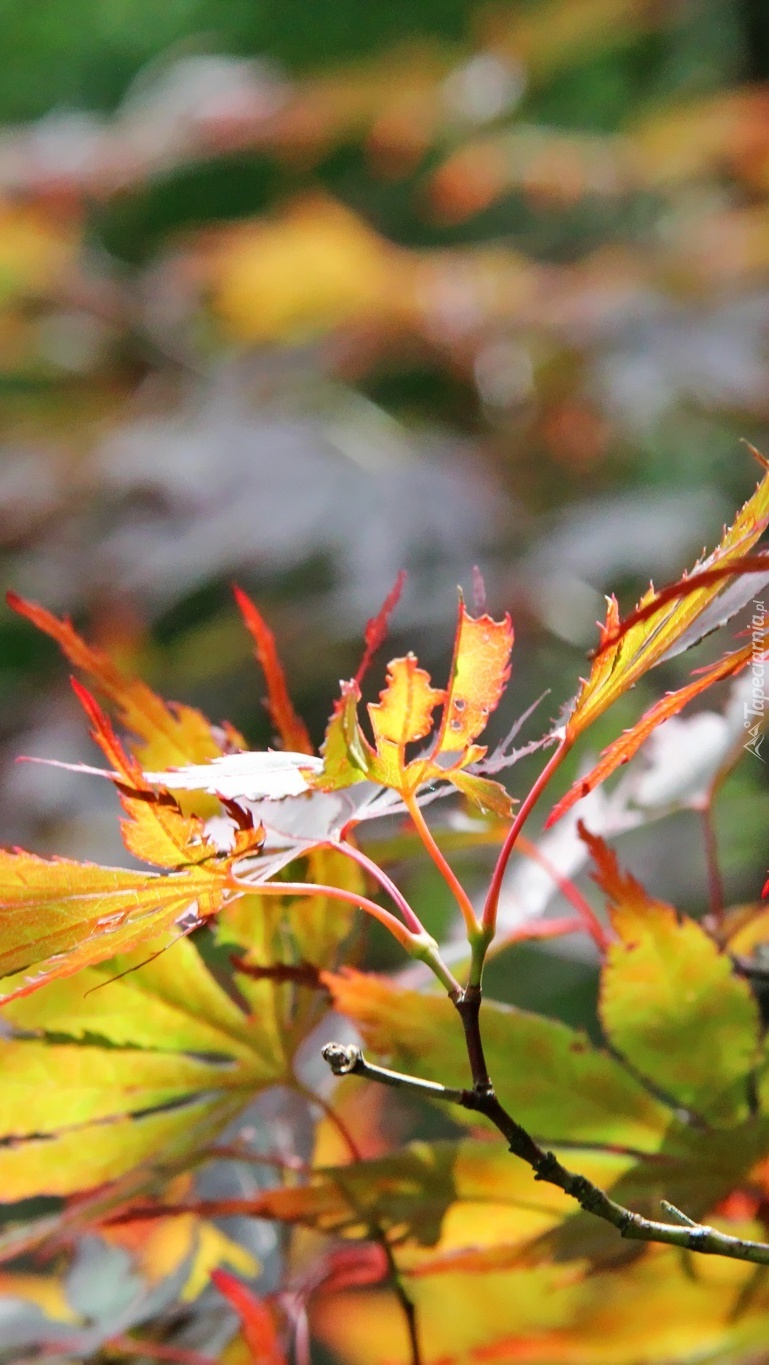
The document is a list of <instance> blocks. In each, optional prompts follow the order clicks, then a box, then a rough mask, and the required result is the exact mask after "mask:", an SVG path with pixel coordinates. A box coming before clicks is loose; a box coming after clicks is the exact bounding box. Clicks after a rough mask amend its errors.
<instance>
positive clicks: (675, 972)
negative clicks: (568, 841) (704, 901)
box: [581, 827, 760, 1127]
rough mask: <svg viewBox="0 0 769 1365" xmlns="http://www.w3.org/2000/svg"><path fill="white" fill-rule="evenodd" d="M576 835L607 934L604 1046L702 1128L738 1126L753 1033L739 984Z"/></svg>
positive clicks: (705, 946) (755, 1021) (753, 1054)
mask: <svg viewBox="0 0 769 1365" xmlns="http://www.w3.org/2000/svg"><path fill="white" fill-rule="evenodd" d="M581 832H582V837H583V838H584V839H585V840H586V842H587V843H588V845H589V848H590V851H591V853H592V855H593V859H594V862H595V866H596V871H595V873H594V876H595V879H596V881H597V882H598V884H599V886H600V887H601V888H602V890H603V891H605V893H606V895H607V897H608V900H609V916H610V919H611V923H612V927H613V928H614V931H615V933H616V935H617V938H616V940H615V941H614V942H613V943H612V944H610V946H609V949H608V954H607V959H606V965H605V967H604V969H603V972H602V975H601V1020H602V1022H603V1025H604V1028H605V1030H606V1034H607V1037H608V1039H609V1041H610V1042H611V1044H612V1046H613V1047H614V1048H615V1049H616V1051H617V1052H618V1053H619V1054H620V1055H621V1056H622V1057H624V1058H626V1059H627V1061H628V1062H629V1063H630V1064H631V1066H632V1067H633V1069H634V1071H635V1072H636V1074H638V1075H641V1076H645V1077H646V1078H647V1079H648V1080H649V1082H650V1083H651V1084H653V1085H654V1086H655V1087H656V1088H657V1089H658V1090H659V1091H662V1092H663V1093H665V1094H666V1095H668V1096H669V1097H670V1098H671V1099H673V1100H675V1101H676V1102H677V1103H678V1104H681V1105H683V1106H685V1107H686V1108H688V1109H691V1110H692V1111H694V1113H695V1114H697V1115H698V1116H699V1117H700V1118H701V1119H704V1120H706V1121H707V1122H708V1123H710V1124H716V1125H718V1126H719V1127H724V1126H728V1125H732V1124H736V1123H738V1122H740V1121H741V1120H743V1119H746V1118H747V1117H748V1114H749V1093H748V1082H749V1078H750V1076H751V1073H752V1071H753V1068H754V1067H755V1065H756V1062H757V1060H758V1047H759V1032H760V1020H759V1014H758V1006H757V1004H756V1001H755V999H754V997H753V995H752V993H751V991H750V988H749V986H748V984H747V982H746V981H744V980H742V979H741V978H740V977H738V976H736V975H735V974H734V972H733V970H732V964H731V962H730V960H729V958H728V956H727V955H726V954H725V953H723V952H721V951H720V950H719V948H718V946H717V945H716V944H715V943H714V942H713V939H712V938H710V937H709V935H708V934H706V933H705V931H704V929H702V928H701V927H700V925H698V924H696V923H695V922H694V920H691V919H686V918H681V917H679V916H678V915H677V914H676V912H675V910H674V909H673V907H672V906H670V905H665V904H663V903H662V902H661V901H657V900H654V899H653V897H651V896H649V895H648V893H647V892H646V891H645V890H644V888H643V887H642V886H641V885H640V883H639V882H637V881H636V879H635V878H634V877H632V876H631V875H630V874H629V873H626V872H621V871H620V869H619V866H618V863H617V858H616V855H615V854H614V852H613V851H612V850H611V849H609V848H608V847H607V845H606V844H605V843H604V842H603V840H602V839H599V838H598V837H597V836H595V835H592V834H589V833H588V832H587V831H586V830H585V829H584V827H583V828H582V831H581Z"/></svg>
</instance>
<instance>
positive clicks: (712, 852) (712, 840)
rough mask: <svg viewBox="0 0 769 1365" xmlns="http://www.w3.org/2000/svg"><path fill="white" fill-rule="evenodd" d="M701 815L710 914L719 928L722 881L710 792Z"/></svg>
mask: <svg viewBox="0 0 769 1365" xmlns="http://www.w3.org/2000/svg"><path fill="white" fill-rule="evenodd" d="M700 815H701V817H702V833H703V836H704V840H705V857H706V859H707V867H708V893H709V897H710V914H711V916H712V918H713V922H714V924H715V925H716V928H717V929H720V928H721V926H722V924H723V921H724V881H723V877H722V875H721V864H720V862H719V859H718V841H717V839H716V829H715V824H714V822H713V804H712V794H711V796H710V799H709V800H708V801H707V804H706V805H704V806H703V807H702V808H701V810H700Z"/></svg>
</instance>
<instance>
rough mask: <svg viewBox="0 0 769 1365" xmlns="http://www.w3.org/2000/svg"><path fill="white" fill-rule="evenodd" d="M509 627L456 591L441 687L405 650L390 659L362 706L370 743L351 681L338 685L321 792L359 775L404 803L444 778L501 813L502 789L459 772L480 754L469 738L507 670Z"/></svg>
mask: <svg viewBox="0 0 769 1365" xmlns="http://www.w3.org/2000/svg"><path fill="white" fill-rule="evenodd" d="M512 645H513V629H512V625H511V622H510V618H509V616H507V615H505V617H504V618H503V620H501V621H495V620H494V619H493V618H492V617H491V616H489V615H487V614H485V613H484V614H483V615H482V616H480V617H472V616H470V615H469V614H468V612H467V610H466V608H465V605H464V601H463V599H462V597H461V594H460V599H459V613H458V621H457V629H456V635H455V641H454V657H453V661H452V666H451V673H450V679H449V685H448V688H447V689H439V688H435V687H433V686H432V682H431V679H430V676H429V674H428V673H427V672H426V671H425V670H424V669H423V668H420V667H419V664H418V662H417V660H416V658H415V656H414V655H413V654H408V655H406V656H405V657H404V658H400V659H393V660H392V661H391V662H390V664H389V665H388V670H387V685H386V687H385V688H384V689H383V691H382V692H380V695H379V701H378V702H373V703H370V704H369V707H368V714H369V719H370V721H371V727H372V732H373V738H374V744H373V745H372V744H370V743H369V741H368V740H367V739H366V736H365V735H364V733H363V731H362V729H361V727H360V724H359V722H358V719H357V705H358V702H359V700H360V692H359V689H358V686H357V682H355V681H353V682H350V683H346V684H343V688H342V697H341V699H340V702H339V703H338V704H337V707H336V709H335V711H334V715H333V716H332V718H331V722H330V724H329V727H328V730H327V732H326V740H325V744H324V747H323V750H322V752H323V756H324V766H323V770H322V771H321V772H320V773H319V774H318V775H317V776H316V777H315V778H314V779H313V781H314V784H315V785H316V786H317V787H319V788H320V789H321V790H326V791H329V790H337V789H339V788H343V787H347V786H350V785H353V784H355V783H359V782H364V781H366V780H368V781H373V782H375V783H378V784H380V785H381V786H383V787H387V788H390V789H391V790H393V791H395V792H397V793H398V794H399V795H400V796H401V797H402V798H403V800H404V801H405V802H406V804H408V803H409V802H410V801H412V800H413V798H414V797H415V796H416V794H417V792H418V791H419V789H420V788H422V787H425V786H428V785H430V784H436V783H445V782H449V783H451V784H452V785H454V786H455V787H456V788H457V789H458V790H460V791H462V792H463V793H464V795H466V796H467V797H468V798H469V799H470V800H471V801H474V802H475V803H476V804H478V805H481V806H483V807H485V808H486V809H490V810H493V811H494V813H495V814H499V815H501V816H503V817H507V816H509V815H510V812H511V809H512V807H511V801H510V798H509V796H508V795H507V792H506V791H505V789H504V787H502V786H501V784H500V783H498V782H493V781H491V780H490V779H488V778H485V777H482V776H481V775H480V774H479V773H477V772H466V771H465V770H466V769H468V768H470V767H471V766H475V765H478V764H479V763H480V761H481V760H482V759H483V758H484V756H485V754H486V750H485V748H483V747H482V746H479V745H476V744H475V743H474V740H475V739H476V738H477V737H478V735H479V734H480V733H481V731H482V730H483V729H484V728H485V726H486V723H487V721H488V718H489V715H490V714H491V712H492V711H493V710H494V709H495V707H496V706H497V705H498V704H499V700H500V698H501V696H502V693H503V691H504V688H505V684H506V683H507V680H508V678H509V675H510V669H509V660H510V652H511V650H512ZM439 706H442V707H443V714H442V719H441V724H440V727H439V729H438V733H437V736H436V738H435V740H434V741H433V743H432V745H431V747H430V748H429V749H428V750H427V751H425V752H424V753H422V754H418V755H417V756H416V757H414V758H411V759H409V758H408V754H407V750H408V747H409V746H410V745H413V744H416V743H418V742H419V741H421V740H423V739H426V738H427V737H428V736H429V735H430V734H431V733H432V731H433V712H434V711H435V710H436V708H437V707H439Z"/></svg>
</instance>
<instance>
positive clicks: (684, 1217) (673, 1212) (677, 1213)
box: [660, 1199, 701, 1228]
mask: <svg viewBox="0 0 769 1365" xmlns="http://www.w3.org/2000/svg"><path fill="white" fill-rule="evenodd" d="M660 1204H661V1205H662V1208H663V1209H664V1210H665V1212H666V1214H667V1215H668V1217H669V1218H674V1219H675V1221H676V1222H677V1223H683V1225H684V1227H687V1228H696V1227H700V1226H701V1225H700V1224H699V1223H695V1221H694V1219H693V1218H690V1217H689V1215H688V1213H682V1211H681V1209H678V1208H676V1206H675V1204H671V1203H670V1201H669V1200H667V1199H660Z"/></svg>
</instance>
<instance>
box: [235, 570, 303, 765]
mask: <svg viewBox="0 0 769 1365" xmlns="http://www.w3.org/2000/svg"><path fill="white" fill-rule="evenodd" d="M235 601H236V602H237V604H238V606H239V607H240V610H241V612H242V615H243V620H244V621H245V623H246V625H247V627H248V629H249V631H250V632H251V635H252V636H253V639H254V645H255V647H256V650H255V652H256V657H257V659H258V660H259V663H260V664H261V666H262V671H263V672H264V677H265V681H266V683H267V691H268V703H267V704H268V707H269V712H270V716H271V717H272V723H273V725H274V726H275V729H276V730H277V732H278V734H279V736H280V739H281V741H282V743H283V748H284V749H288V750H289V751H290V752H293V753H301V754H311V753H313V747H312V742H311V740H310V736H309V735H308V733H307V727H306V725H305V723H304V721H303V720H301V719H300V717H299V716H298V715H297V714H296V712H295V710H294V708H293V705H292V703H291V698H290V696H289V693H288V687H287V686H286V679H285V675H284V672H283V667H282V664H281V662H280V659H279V658H278V651H277V648H276V646H275V636H274V635H273V633H272V631H271V630H270V628H269V626H268V625H267V622H266V621H265V620H264V618H263V616H262V614H261V612H259V611H258V610H257V608H256V607H255V606H254V603H253V602H252V601H251V599H250V598H249V597H247V596H246V594H245V593H244V592H243V590H242V588H239V587H238V586H237V585H236V586H235Z"/></svg>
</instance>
